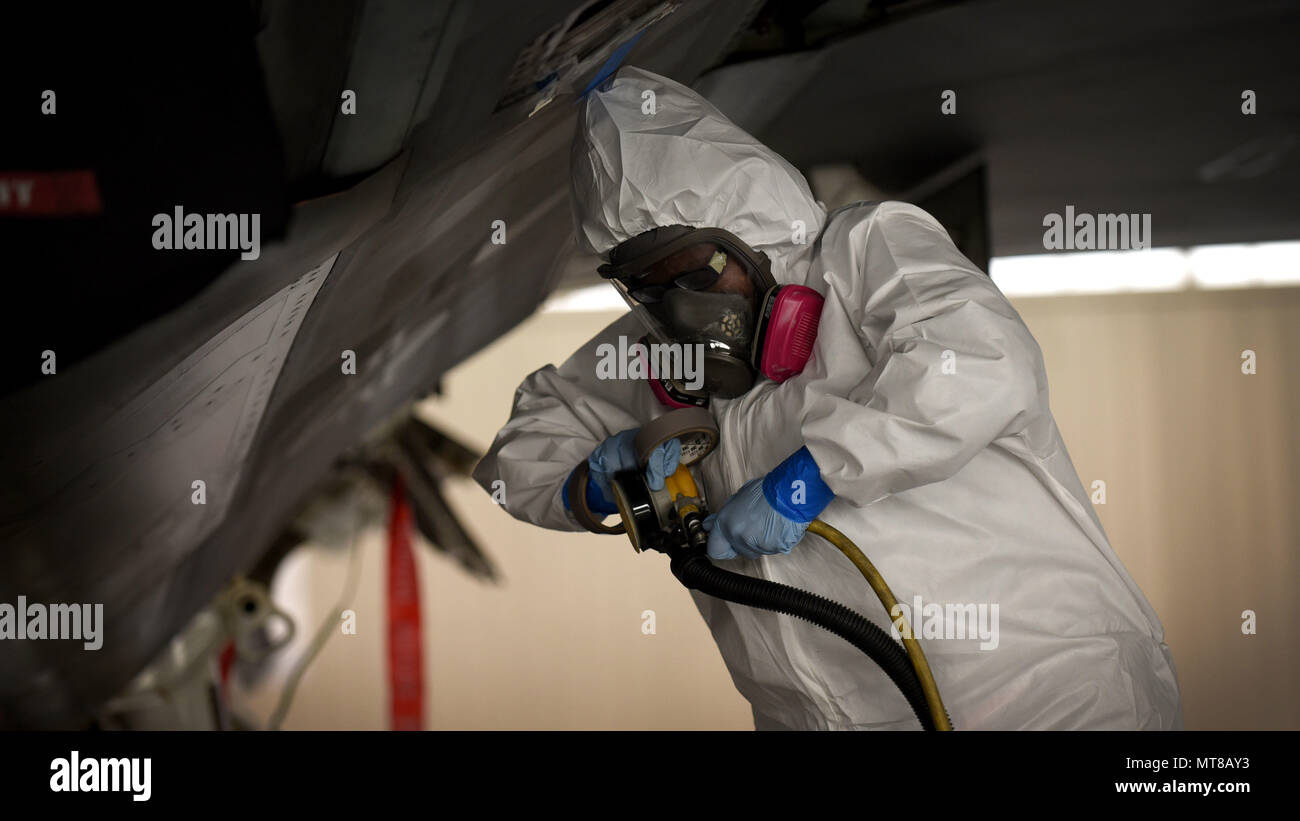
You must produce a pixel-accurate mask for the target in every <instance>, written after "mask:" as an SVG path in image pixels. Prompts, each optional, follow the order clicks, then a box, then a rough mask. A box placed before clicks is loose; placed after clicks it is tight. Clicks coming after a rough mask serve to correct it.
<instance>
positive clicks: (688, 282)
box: [628, 246, 727, 305]
mask: <svg viewBox="0 0 1300 821" xmlns="http://www.w3.org/2000/svg"><path fill="white" fill-rule="evenodd" d="M726 267H727V254H726V252H724V251H722V250H721V249H720V248H717V247H716V246H714V247H713V253H712V255H710V257H709V261H708V263H707V264H706V265H705V266H704V267H703V268H696V269H694V270H691V271H686V272H685V273H681V274H678V275H677V276H675V277H673V278H672V279H671V280H669V281H667V282H663V283H657V284H654V285H642V286H639V287H634V288H629V289H628V296H630V297H632V298H633V299H635V300H636V301H637V302H640V303H642V304H643V305H648V304H651V303H655V302H659V301H660V300H662V299H663V298H664V294H666V293H668V291H669V289H671V288H682V289H684V290H687V291H703V290H705V289H707V288H712V287H713V284H714V283H715V282H717V281H718V278H719V277H721V276H722V270H723V269H724V268H726Z"/></svg>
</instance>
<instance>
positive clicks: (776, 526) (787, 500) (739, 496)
mask: <svg viewBox="0 0 1300 821" xmlns="http://www.w3.org/2000/svg"><path fill="white" fill-rule="evenodd" d="M833 498H835V493H834V492H833V491H832V490H831V489H830V488H829V487H827V486H826V483H825V482H824V481H822V474H821V471H820V470H818V468H817V463H816V462H815V461H813V457H812V454H811V453H809V452H808V448H806V447H805V448H800V449H799V450H797V451H795V452H794V454H793V455H791V456H790V458H788V459H786V460H785V461H784V462H782V463H781V464H779V465H777V466H776V467H775V468H774V469H773V470H772V472H771V473H769V474H767V476H764V477H763V478H762V479H751V480H750V481H748V482H746V483H745V484H743V485H741V487H740V490H738V491H736V494H735V495H734V496H732V497H731V498H730V499H728V500H727V503H726V504H725V505H723V506H722V510H719V511H718V512H717V513H713V514H710V515H709V516H708V517H707V518H705V520H704V529H705V530H707V531H709V558H710V559H719V560H720V559H734V558H736V556H738V555H739V556H744V557H745V558H747V559H757V558H758V557H759V556H770V555H772V554H774V553H789V552H790V551H791V550H792V549H793V548H794V546H795V545H796V544H798V543H799V540H800V539H802V538H803V534H804V532H805V531H806V530H808V525H809V524H810V523H811V522H812V520H813V519H816V518H817V517H818V515H820V514H821V512H822V511H823V510H825V509H826V506H827V505H829V504H830V503H831V499H833Z"/></svg>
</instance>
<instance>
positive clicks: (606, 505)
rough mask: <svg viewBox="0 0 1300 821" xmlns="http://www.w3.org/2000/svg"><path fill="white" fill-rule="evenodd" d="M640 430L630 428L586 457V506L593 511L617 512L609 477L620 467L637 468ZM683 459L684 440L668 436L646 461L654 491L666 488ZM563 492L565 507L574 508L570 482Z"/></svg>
mask: <svg viewBox="0 0 1300 821" xmlns="http://www.w3.org/2000/svg"><path fill="white" fill-rule="evenodd" d="M638 430H639V429H638V428H630V429H629V430H625V431H622V432H620V433H616V434H614V435H613V436H611V437H609V438H608V439H606V440H605V441H604V442H601V443H600V444H599V445H597V446H596V449H595V450H594V451H592V452H591V456H588V457H587V467H588V473H587V509H588V510H590V511H591V512H593V513H600V514H610V513H617V512H618V506H617V505H616V504H614V491H613V490H612V489H611V488H610V484H609V480H610V479H612V478H613V477H614V474H615V473H618V472H619V471H621V470H632V469H634V468H636V449H635V448H634V447H633V440H634V439H636V434H637V431H638ZM681 458H682V443H681V442H680V441H679V440H677V439H669V440H668V441H667V442H663V443H661V444H660V445H659V446H658V447H656V448H655V449H654V450H653V451H651V453H650V458H649V459H648V460H647V461H646V468H645V477H646V481H647V482H649V483H650V488H651V489H652V490H663V487H664V479H665V478H666V477H668V476H670V475H672V473H673V472H674V471H676V470H677V463H678V462H679V461H681ZM575 470H576V468H575ZM569 475H570V476H572V475H573V474H572V473H570V474H569ZM562 495H563V498H564V508H565V510H571V509H572V508H571V506H570V505H569V483H568V482H567V481H566V482H565V483H564V489H563V491H562Z"/></svg>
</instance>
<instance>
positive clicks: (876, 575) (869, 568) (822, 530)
mask: <svg viewBox="0 0 1300 821" xmlns="http://www.w3.org/2000/svg"><path fill="white" fill-rule="evenodd" d="M808 531H809V532H810V533H816V534H817V535H818V536H821V537H822V538H823V539H825V540H826V541H828V542H830V543H831V544H833V545H835V546H836V547H837V548H839V550H840V552H841V553H843V554H844V555H845V556H847V557H848V558H849V561H851V562H853V564H854V566H856V567H857V568H858V570H860V571H861V572H862V575H863V576H864V577H865V578H866V580H867V584H869V585H871V589H872V590H874V591H876V596H877V598H879V599H880V603H881V604H883V605H884V606H885V612H886V613H888V614H889V616H890V618H891V619H893V618H894V613H895V612H896V611H895V609H894V608H895V607H896V606H897V605H898V600H897V599H895V598H894V594H893V591H891V590H890V589H889V585H887V584H885V579H884V577H883V576H881V575H880V572H879V571H878V570H876V567H875V565H873V564H872V563H871V561H870V560H869V559H868V558H867V557H866V555H864V554H863V552H862V551H861V550H859V549H858V546H857V545H855V544H854V543H853V542H852V540H850V539H849V537H848V536H845V535H844V534H843V533H841V532H839V531H838V530H836V529H835V528H833V527H831V526H830V525H828V524H826V522H824V521H822V520H821V519H815V520H813V523H812V524H810V525H808ZM894 620H895V621H896V622H898V627H899V632H900V633H901V634H902V635H903V637H904V638H903V647H904V649H906V650H907V657H908V658H909V659H911V661H912V668H913V669H914V670H916V677H917V678H918V679H920V682H921V690H922V692H924V693H925V703H926V705H927V706H929V708H930V717H931V718H932V719H933V720H934V727H935V729H936V730H951V729H952V722H950V721H949V720H948V711H947V710H945V709H944V706H943V699H941V698H940V697H939V686H938V685H937V684H935V683H934V674H933V673H931V672H930V664H929V662H927V661H926V660H925V653H924V652H922V650H921V643H920V642H918V641H917V640H916V637H915V633H914V632H913V631H912V629H911V626H910V625H909V624H908V623H907V621H906V620H905V619H904V618H903V616H902V613H901V611H899V615H898V618H897V619H894Z"/></svg>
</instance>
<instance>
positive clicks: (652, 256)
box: [597, 225, 823, 407]
mask: <svg viewBox="0 0 1300 821" xmlns="http://www.w3.org/2000/svg"><path fill="white" fill-rule="evenodd" d="M597 270H598V271H599V273H600V275H601V276H603V277H605V278H606V279H608V280H610V281H611V282H612V283H613V284H614V287H615V288H617V289H618V292H619V293H620V294H621V295H622V297H623V299H624V300H625V301H626V302H627V304H628V305H629V307H631V309H632V312H633V313H634V314H636V315H637V317H638V318H639V319H640V320H641V323H642V324H643V325H644V326H645V328H646V331H647V341H648V342H649V343H650V345H651V346H653V345H661V346H666V348H665V349H666V350H672V351H673V355H674V356H677V357H680V358H681V360H683V361H686V362H691V361H694V362H695V366H696V367H702V369H703V383H702V385H700V384H699V383H698V380H694V381H695V382H696V384H695V385H694V386H693V385H691V384H688V383H689V382H691V381H692V380H688V379H685V378H682V374H680V373H660V372H658V371H656V370H655V369H653V368H652V370H651V377H652V378H651V386H652V387H653V388H654V389H655V393H656V395H657V396H658V397H659V398H660V400H661V401H663V402H664V403H665V404H667V405H669V406H673V407H683V406H687V405H701V404H704V402H706V401H707V399H708V397H710V396H716V397H718V398H719V399H730V398H732V397H736V396H740V395H741V394H743V393H745V392H746V391H748V390H749V389H750V388H751V387H753V385H754V381H755V380H756V379H757V377H758V375H759V374H762V375H763V376H767V377H768V378H770V379H772V380H774V381H776V382H783V381H785V380H786V379H789V378H790V377H791V376H794V375H796V374H798V373H800V372H801V371H802V370H803V368H804V366H805V365H806V364H807V362H808V359H809V357H811V356H812V348H813V342H814V341H815V340H816V338H817V323H818V320H819V319H820V317H821V309H822V302H823V300H822V297H821V295H820V294H818V293H817V292H816V291H814V290H813V289H811V288H806V287H804V286H802V285H785V286H781V285H778V284H777V283H776V280H775V279H774V278H773V277H772V271H771V261H770V260H769V259H768V258H767V256H766V255H765V254H763V253H761V252H759V251H755V250H753V249H752V248H750V247H749V246H748V245H746V244H745V243H744V242H742V241H741V240H740V239H739V238H737V237H736V236H735V235H733V234H731V233H729V232H727V231H723V230H721V229H719V228H691V227H689V226H685V225H669V226H664V227H659V228H653V229H651V230H649V231H646V232H644V233H642V234H638V235H637V236H635V237H632V238H631V239H629V240H627V241H625V242H623V243H621V244H619V245H617V246H615V247H614V248H613V249H612V250H611V251H610V254H609V262H608V263H606V264H604V265H601V266H600V267H599V268H598V269H597ZM697 353H699V354H702V356H701V357H697V356H696V354H697ZM701 360H702V361H701ZM653 361H654V357H652V362H653Z"/></svg>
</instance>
